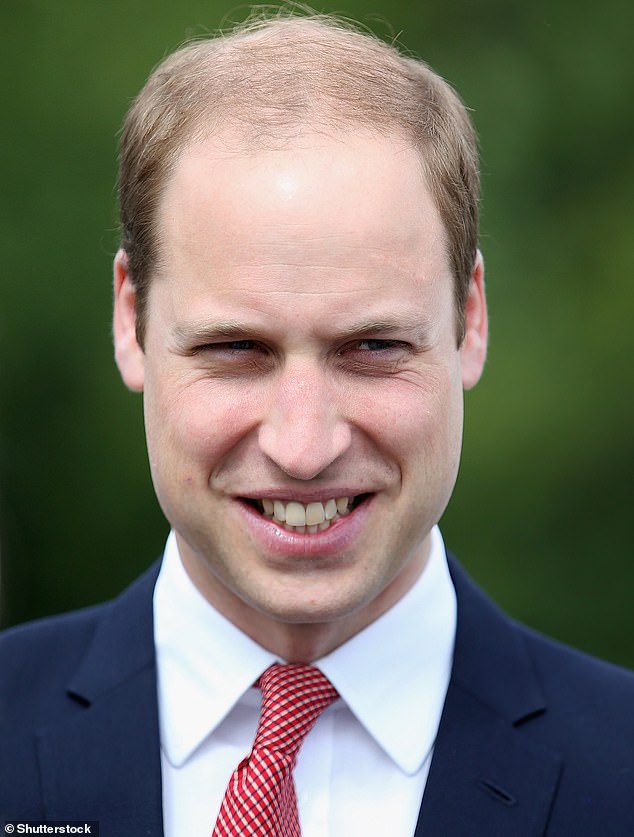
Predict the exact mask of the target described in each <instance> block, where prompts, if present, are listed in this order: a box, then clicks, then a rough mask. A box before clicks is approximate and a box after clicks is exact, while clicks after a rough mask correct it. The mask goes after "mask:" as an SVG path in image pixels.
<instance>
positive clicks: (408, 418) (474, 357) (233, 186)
mask: <svg viewBox="0 0 634 837" xmlns="http://www.w3.org/2000/svg"><path fill="white" fill-rule="evenodd" d="M232 142H233V145H232ZM236 143H237V140H236V138H232V137H231V136H228V137H224V138H223V142H221V141H220V140H219V139H215V140H213V139H212V140H207V141H205V142H203V143H200V144H198V145H195V146H193V147H192V148H190V149H189V150H188V151H187V152H186V153H185V154H184V155H183V157H182V158H181V160H180V162H179V164H178V165H177V168H176V170H175V173H174V175H173V177H172V179H171V180H170V181H169V183H168V184H167V188H166V191H165V193H164V196H163V199H162V204H161V207H160V213H159V234H160V241H161V245H162V246H161V253H160V256H161V258H160V266H159V269H158V271H157V275H156V276H154V277H153V279H152V285H151V289H150V293H149V299H148V312H147V313H148V318H147V332H146V340H145V345H144V348H143V349H141V347H140V346H139V345H138V344H137V342H136V337H135V334H134V324H135V295H134V288H133V286H132V283H131V281H130V277H129V275H128V272H127V266H126V258H125V254H124V253H121V252H120V253H119V254H118V255H117V258H116V261H115V317H114V332H115V348H116V357H117V363H118V365H119V369H120V371H121V374H122V377H123V379H124V381H125V383H126V384H127V385H128V386H129V387H130V388H131V389H133V390H143V392H144V406H145V422H146V432H147V440H148V450H149V457H150V465H151V471H152V476H153V480H154V485H155V489H156V493H157V496H158V499H159V502H160V503H161V506H162V508H163V511H164V513H165V515H166V517H167V519H168V520H169V522H170V523H171V525H172V526H173V528H174V529H175V532H176V537H177V541H178V545H179V550H180V554H181V557H182V560H183V563H184V565H185V568H186V570H187V572H188V573H189V575H190V577H191V578H192V580H193V581H194V583H195V584H196V586H197V587H198V589H199V590H200V591H201V593H202V594H203V595H204V596H205V597H206V598H207V599H208V601H210V602H211V603H212V604H213V605H214V606H215V607H216V608H218V609H219V610H220V611H221V612H222V613H223V614H224V615H225V616H227V617H228V618H229V619H231V620H232V621H233V622H234V623H235V624H236V625H237V626H238V627H240V628H241V629H242V630H244V631H245V632H246V633H247V634H249V635H250V636H252V637H253V638H255V639H256V640H257V641H258V642H260V643H261V644H262V645H264V646H265V647H268V648H270V649H271V650H273V651H274V652H276V653H278V654H279V655H280V656H281V657H283V658H285V659H287V660H291V661H301V662H307V661H310V660H313V659H315V658H316V657H319V656H322V655H323V654H325V653H328V652H329V651H330V650H332V649H333V648H335V647H337V646H338V645H340V644H341V643H343V642H344V641H346V640H347V639H348V638H350V637H351V636H352V635H354V634H355V633H356V632H357V631H359V630H361V629H362V628H363V627H365V626H366V625H367V624H369V623H370V622H371V621H373V620H374V619H376V618H377V617H378V616H379V615H380V614H382V613H383V612H385V611H386V610H387V609H388V608H389V607H391V606H392V605H393V604H394V603H395V602H396V601H397V600H398V599H399V598H400V597H401V596H403V595H404V593H405V592H407V590H409V589H410V587H411V586H412V585H413V584H414V582H415V581H416V579H417V578H418V577H419V575H420V573H421V572H422V570H423V569H424V566H425V562H426V560H427V557H428V552H429V543H430V538H429V533H430V529H431V528H432V526H433V525H434V524H435V523H436V522H437V521H438V519H439V518H440V516H441V514H442V512H443V511H444V509H445V506H446V504H447V502H448V500H449V496H450V494H451V491H452V489H453V485H454V482H455V478H456V473H457V469H458V461H459V454H460V444H461V435H462V390H463V387H467V388H468V387H470V386H473V385H474V384H475V383H476V382H477V380H478V378H479V377H480V374H481V371H482V367H483V364H484V359H485V352H486V333H487V324H486V309H485V302H484V288H483V269H482V262H481V260H480V258H478V261H477V263H476V266H475V269H474V273H473V278H472V283H471V290H470V293H469V298H468V302H467V310H466V337H465V340H464V341H463V343H462V344H461V346H460V347H458V345H457V338H456V315H455V310H454V301H453V300H454V298H453V293H452V277H451V273H450V267H449V259H448V257H447V254H446V249H445V234H444V229H443V226H442V223H441V220H440V217H439V215H438V212H437V210H436V208H435V206H434V204H433V201H432V198H431V197H430V194H429V192H428V190H427V187H426V185H425V182H424V177H423V175H422V172H421V167H420V163H419V160H418V157H417V155H416V153H415V151H414V150H413V149H411V148H410V147H408V146H407V145H406V144H405V143H403V142H401V141H400V140H399V139H398V138H385V137H379V136H375V135H372V134H369V133H368V134H365V135H364V134H362V133H359V132H355V133H349V134H348V133H345V134H343V133H342V134H339V135H336V136H333V137H327V136H325V135H322V134H319V135H311V134H306V135H305V136H304V137H303V140H302V142H301V144H299V145H297V146H295V147H293V148H285V149H282V150H272V151H266V152H252V153H248V152H246V151H245V152H244V153H237V152H233V153H230V152H229V151H228V150H227V149H230V148H232V147H235V146H236ZM341 497H350V498H357V499H356V500H351V504H350V505H351V507H352V509H353V510H352V511H350V512H349V513H347V514H345V515H344V516H342V517H341V518H339V519H337V520H335V521H334V522H331V524H330V525H329V526H328V528H323V530H318V531H317V532H315V533H311V532H309V531H307V532H304V533H301V532H300V531H297V530H294V531H289V530H288V529H286V528H284V524H283V523H278V522H277V521H276V520H275V519H273V518H271V517H270V516H266V514H265V513H263V510H264V504H262V502H261V501H262V500H263V499H264V500H265V501H266V505H267V506H268V507H269V508H270V505H269V503H270V502H273V501H275V500H278V501H283V502H287V501H297V502H299V503H302V504H304V505H306V504H308V503H313V502H318V501H321V502H322V505H323V506H325V507H326V511H327V512H328V513H330V514H332V503H331V504H330V506H328V505H327V501H328V500H330V499H332V498H341ZM355 503H356V504H357V505H356V506H355ZM278 508H279V507H278ZM315 508H316V509H317V513H319V507H313V511H314V510H315ZM295 510H297V507H296V508H295Z"/></svg>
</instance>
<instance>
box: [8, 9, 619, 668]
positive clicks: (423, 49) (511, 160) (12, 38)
mask: <svg viewBox="0 0 634 837" xmlns="http://www.w3.org/2000/svg"><path fill="white" fill-rule="evenodd" d="M319 9H320V10H323V11H338V12H342V13H344V14H348V15H350V16H352V17H355V18H358V19H361V20H362V21H364V22H366V23H367V24H369V25H370V26H371V27H372V28H374V30H375V31H377V32H378V33H379V34H383V35H387V36H388V37H389V36H390V31H393V32H394V33H399V34H400V40H401V41H402V43H404V44H405V45H406V46H407V47H408V48H409V49H411V50H413V51H414V52H416V53H418V54H419V55H421V56H422V57H424V58H425V59H426V60H427V61H428V62H429V63H431V64H432V66H433V67H435V69H437V70H438V71H439V72H440V73H441V74H443V75H444V76H445V77H447V78H448V79H449V80H450V81H452V82H453V83H454V85H455V86H456V87H457V88H458V90H459V91H460V93H461V94H462V96H463V98H464V99H465V100H466V102H467V103H468V105H469V106H470V108H472V110H473V117H474V120H475V123H476V126H477V129H478V132H479V135H480V138H481V149H482V157H483V166H482V167H483V223H482V247H483V250H484V253H485V258H486V262H487V273H488V289H489V296H490V316H491V332H492V335H491V351H490V360H489V363H488V368H487V371H486V374H485V377H484V379H483V381H482V383H481V384H480V385H479V387H478V388H477V389H476V390H474V391H473V392H472V393H469V394H468V395H467V426H466V438H465V452H464V458H463V466H462V470H461V475H460V478H459V482H458V487H457V489H456V493H455V496H454V499H453V501H452V504H451V506H450V509H449V510H448V512H447V514H446V517H445V520H444V524H443V532H444V535H445V539H446V542H447V544H448V545H449V546H450V547H451V548H452V549H453V550H454V551H455V552H456V553H457V554H458V555H459V556H460V557H461V558H462V561H463V563H464V564H465V565H466V567H467V568H468V570H469V571H470V572H471V573H472V574H473V575H474V576H475V577H476V578H477V579H478V580H479V581H480V582H481V583H482V584H483V585H484V586H485V587H486V588H487V589H488V590H489V591H490V592H491V593H492V594H493V596H494V597H495V598H496V599H497V600H498V601H499V602H500V603H501V604H502V605H503V606H504V607H505V608H506V609H507V610H508V611H510V612H511V613H512V614H514V615H515V616H517V617H518V618H519V619H521V620H524V621H526V622H528V623H530V624H532V625H534V626H535V627H537V628H539V629H540V630H543V631H545V632H547V633H549V634H552V635H554V636H557V637H559V638H561V639H563V640H565V641H567V642H570V643H572V644H574V645H577V646H578V647H581V648H583V649H585V650H588V651H590V652H593V653H595V654H598V655H601V656H604V657H607V658H609V659H612V660H614V661H617V662H620V663H623V664H626V665H630V666H634V606H633V602H634V561H633V560H632V559H633V557H634V554H633V553H634V549H633V547H634V523H633V516H634V515H633V488H632V472H633V465H634V456H633V453H634V444H633V434H632V424H633V419H634V403H633V396H632V383H633V376H632V361H633V360H634V351H633V350H634V338H633V335H632V331H633V329H632V310H633V308H634V290H633V278H634V236H633V228H634V53H633V51H632V43H631V38H632V33H633V32H634V3H632V2H631V0H604V2H602V3H597V4H579V3H578V2H577V0H556V2H550V3H545V2H531V3H526V2H524V0H483V2H471V0H427V1H426V2H420V3H416V4H415V5H414V4H410V3H405V2H392V3H388V2H387V0H363V2H352V0H350V2H348V4H347V5H346V6H345V7H342V6H338V5H334V4H324V5H321V6H319ZM228 13H231V16H232V17H233V18H242V17H244V15H245V13H246V10H245V9H244V8H242V9H240V8H237V7H236V6H235V4H232V3H229V2H218V1H216V2H200V1H199V0H180V2H179V3H174V2H165V0H152V2H150V0H125V2H124V0H108V1H107V2H106V0H62V2H60V0H22V2H20V3H12V4H10V3H5V4H4V5H3V10H2V13H1V16H2V30H1V31H2V35H1V41H2V57H1V59H0V60H1V61H2V62H3V64H4V66H3V68H2V78H3V82H4V83H3V89H4V103H3V109H2V121H3V125H4V130H3V153H2V155H1V158H0V161H1V162H0V165H1V166H2V172H1V173H2V197H3V200H2V207H1V210H0V211H1V219H0V236H1V244H2V277H1V279H0V282H1V286H0V287H1V296H0V300H1V302H0V358H1V360H0V550H1V561H2V587H1V604H2V610H1V614H2V616H1V618H2V622H3V624H4V625H7V624H11V623H14V622H18V621H22V620H25V619H30V618H32V617H36V616H41V615H44V614H48V613H52V612H56V611H60V610H66V609H69V608H73V607H77V606H81V605H85V604H89V603H92V602H96V601H99V600H101V599H103V598H105V597H109V596H111V595H113V594H115V593H116V592H117V591H118V590H119V589H120V588H121V587H123V586H124V585H125V584H126V583H127V582H128V581H129V580H131V579H132V578H133V577H134V576H135V575H136V574H138V573H139V572H140V571H141V570H142V569H143V568H144V567H145V566H147V565H148V564H149V562H150V561H151V560H152V559H153V558H154V557H156V556H158V555H159V553H160V551H161V549H162V545H163V542H164V538H165V536H166V533H167V527H166V524H165V522H164V520H163V519H162V516H161V514H160V511H159V510H158V507H157V504H156V502H155V500H154V497H153V493H152V489H151V484H150V479H149V472H148V467H147V465H146V460H145V448H144V441H143V429H142V408H141V401H140V398H139V397H138V396H134V395H132V394H130V393H128V392H127V391H126V390H125V389H124V388H123V386H122V384H121V383H120V381H119V379H118V375H117V372H116V370H115V367H114V364H113V362H112V348H111V339H110V305H111V286H110V281H111V280H110V275H111V267H110V265H111V258H112V255H113V252H114V250H115V248H116V241H117V235H116V220H115V218H116V213H115V195H114V181H115V172H116V137H117V131H118V129H119V126H120V123H121V120H122V118H123V115H124V112H125V110H126V107H127V105H128V103H129V101H130V99H131V98H132V97H133V96H134V95H135V93H136V92H137V91H138V89H139V88H140V87H141V85H142V83H143V81H144V79H145V77H146V76H147V73H148V72H149V70H150V69H151V67H153V66H154V65H155V64H156V63H157V62H158V61H159V60H160V59H161V58H162V56H163V55H164V54H165V53H166V52H168V51H170V50H171V49H172V48H174V47H175V46H176V45H177V44H179V43H180V42H181V41H182V40H183V39H184V38H185V37H187V36H189V35H200V34H202V33H204V32H205V31H207V30H209V29H215V28H216V27H217V26H218V25H220V24H221V23H222V22H223V19H224V18H225V16H226V15H227V14H228ZM386 20H387V21H389V23H390V24H391V27H392V30H390V28H389V27H388V26H387V25H386V23H385V22H384V21H386Z"/></svg>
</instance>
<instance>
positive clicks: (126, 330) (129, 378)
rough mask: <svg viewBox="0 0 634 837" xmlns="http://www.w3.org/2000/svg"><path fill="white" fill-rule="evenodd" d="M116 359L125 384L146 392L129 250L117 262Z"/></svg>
mask: <svg viewBox="0 0 634 837" xmlns="http://www.w3.org/2000/svg"><path fill="white" fill-rule="evenodd" d="M112 319H113V321H112V326H113V334H114V356H115V360H116V362H117V366H118V367H119V372H120V374H121V377H122V378H123V382H124V384H125V385H126V386H127V387H128V388H129V389H131V390H133V391H134V392H141V391H142V390H143V379H144V371H145V355H144V353H143V349H142V348H141V346H139V343H138V341H137V338H136V291H135V289H134V285H133V284H132V280H131V278H130V273H129V270H128V257H127V255H126V252H125V250H119V251H118V253H117V255H116V256H115V258H114V313H113V318H112Z"/></svg>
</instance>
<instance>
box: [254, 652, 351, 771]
mask: <svg viewBox="0 0 634 837" xmlns="http://www.w3.org/2000/svg"><path fill="white" fill-rule="evenodd" d="M258 685H259V687H260V689H261V690H262V711H261V714H260V724H259V726H258V731H257V735H256V738H255V743H254V745H253V746H254V749H255V748H257V747H266V748H268V749H273V750H283V751H284V752H286V753H287V754H288V755H289V756H292V757H294V756H295V755H296V754H297V751H298V750H299V748H300V746H301V743H302V741H303V740H304V738H305V736H306V735H307V734H308V732H310V730H311V729H312V727H313V724H314V723H315V721H316V720H317V718H318V717H319V715H320V714H321V713H322V712H323V711H324V709H325V708H326V707H327V706H329V705H330V704H331V703H332V702H333V701H334V700H335V699H336V698H337V690H336V689H335V687H334V686H333V685H332V683H331V682H330V680H328V678H327V677H326V676H325V675H324V674H322V673H321V671H319V669H316V668H314V667H313V666H307V665H298V664H293V663H287V664H281V663H275V664H274V665H272V666H271V667H270V668H267V670H266V671H265V672H264V673H263V674H262V676H261V677H260V679H259V681H258Z"/></svg>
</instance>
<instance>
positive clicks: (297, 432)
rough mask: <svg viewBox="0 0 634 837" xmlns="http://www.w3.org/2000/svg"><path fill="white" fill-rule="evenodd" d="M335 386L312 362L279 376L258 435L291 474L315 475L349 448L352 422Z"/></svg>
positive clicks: (266, 449) (301, 477) (267, 452)
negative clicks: (347, 418)
mask: <svg viewBox="0 0 634 837" xmlns="http://www.w3.org/2000/svg"><path fill="white" fill-rule="evenodd" d="M336 389H337V388H336V387H335V386H334V385H332V384H330V383H329V381H328V380H327V376H326V373H325V372H324V371H322V370H320V369H318V368H314V367H313V366H312V365H310V364H309V363H298V364H295V365H294V366H287V368H285V369H284V370H283V371H282V372H281V374H280V377H279V378H278V380H277V381H276V382H275V384H274V386H273V388H272V391H271V393H270V397H269V400H268V403H267V409H266V414H265V416H264V417H263V420H262V422H261V424H260V428H259V433H258V441H259V445H260V449H261V450H262V452H263V453H264V454H265V455H266V456H267V457H268V458H269V459H271V460H272V461H273V462H274V463H275V464H276V465H277V466H278V467H279V468H280V469H281V470H282V471H284V473H285V474H287V475H288V476H289V477H292V478H293V479H298V480H311V479H314V478H315V477H317V476H318V475H319V474H321V473H322V472H323V471H325V470H326V468H327V467H328V466H329V465H331V464H332V463H333V462H335V461H336V460H337V459H338V458H339V457H340V456H341V455H342V454H343V453H344V452H345V451H346V450H347V449H348V448H349V446H350V442H351V435H352V434H351V428H350V425H349V422H348V421H347V420H346V419H345V418H344V416H343V413H342V411H341V409H340V406H339V401H340V398H339V395H338V393H337V391H336Z"/></svg>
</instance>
